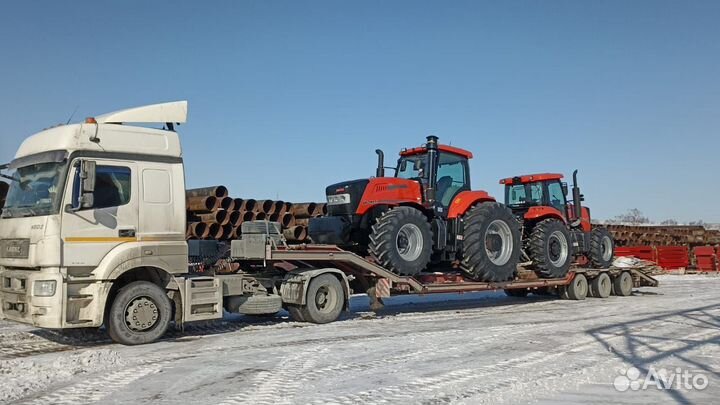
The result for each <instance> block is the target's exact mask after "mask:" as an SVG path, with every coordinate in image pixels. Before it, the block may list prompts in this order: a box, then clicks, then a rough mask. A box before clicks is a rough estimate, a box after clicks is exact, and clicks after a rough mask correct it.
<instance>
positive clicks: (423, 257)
mask: <svg viewBox="0 0 720 405" xmlns="http://www.w3.org/2000/svg"><path fill="white" fill-rule="evenodd" d="M432 246H433V234H432V229H431V228H430V223H429V222H428V220H427V218H426V217H425V214H423V213H422V212H420V210H417V209H415V208H412V207H395V208H393V209H391V210H389V211H387V212H385V213H384V214H383V215H382V216H381V217H380V218H378V219H377V221H376V222H375V224H374V225H373V226H372V231H371V233H370V244H369V246H368V249H369V251H370V253H371V254H372V255H373V256H374V257H375V259H376V260H377V261H378V262H379V263H380V264H381V265H382V266H383V267H385V268H386V269H388V270H390V271H392V272H394V273H397V274H402V275H408V276H412V275H415V274H418V273H420V272H421V271H423V270H424V269H425V267H427V265H428V263H430V255H431V254H432Z"/></svg>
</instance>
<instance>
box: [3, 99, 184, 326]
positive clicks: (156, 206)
mask: <svg viewBox="0 0 720 405" xmlns="http://www.w3.org/2000/svg"><path fill="white" fill-rule="evenodd" d="M186 115H187V102H184V101H182V102H174V103H165V104H157V105H151V106H145V107H139V108H133V109H129V110H123V111H117V112H114V113H109V114H105V115H102V116H98V117H95V118H89V119H87V120H85V122H83V123H79V124H72V125H61V126H57V127H53V128H50V129H46V130H44V131H41V132H39V133H37V134H35V135H33V136H31V137H29V138H27V139H26V140H25V141H24V142H23V143H22V145H21V146H20V147H19V149H18V151H17V153H16V155H15V158H14V159H13V161H12V162H10V163H9V164H8V165H5V166H3V167H4V169H5V170H4V171H5V174H4V175H3V177H5V178H6V179H8V180H9V184H10V186H9V190H8V193H7V199H6V203H5V206H4V208H3V210H2V215H1V216H0V283H1V284H0V311H2V316H3V317H5V318H7V319H10V320H15V321H19V322H24V323H28V324H32V325H35V326H39V327H44V328H72V327H96V326H100V325H102V324H103V322H104V319H103V318H104V314H105V304H106V302H107V300H109V299H112V297H113V294H116V293H117V290H118V289H119V288H120V287H121V283H117V282H114V281H116V280H128V281H129V280H141V279H152V281H154V282H155V283H160V284H162V283H168V284H171V283H172V281H173V277H172V275H173V274H181V273H186V272H187V267H188V263H187V260H188V255H187V253H188V248H187V244H186V242H185V182H184V172H183V161H182V151H181V147H180V141H179V138H178V135H177V133H175V132H174V131H173V128H174V125H175V124H179V123H184V122H185V121H186ZM128 123H148V124H162V125H164V127H163V129H157V128H149V127H145V126H139V125H127V124H128ZM156 126H157V125H156Z"/></svg>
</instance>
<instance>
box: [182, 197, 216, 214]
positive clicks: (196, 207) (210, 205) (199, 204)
mask: <svg viewBox="0 0 720 405" xmlns="http://www.w3.org/2000/svg"><path fill="white" fill-rule="evenodd" d="M186 204H187V209H188V211H194V212H210V211H212V210H213V209H215V205H216V204H217V198H215V197H189V198H188V199H187V200H186Z"/></svg>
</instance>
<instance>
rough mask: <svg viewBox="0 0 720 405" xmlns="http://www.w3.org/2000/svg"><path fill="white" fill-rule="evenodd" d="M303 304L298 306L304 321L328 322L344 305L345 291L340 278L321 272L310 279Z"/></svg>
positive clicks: (333, 318)
mask: <svg viewBox="0 0 720 405" xmlns="http://www.w3.org/2000/svg"><path fill="white" fill-rule="evenodd" d="M305 300H306V301H305V305H303V306H302V307H300V312H301V314H302V318H303V320H304V321H305V322H312V323H329V322H332V321H334V320H336V319H337V318H338V317H339V316H340V312H342V309H343V307H344V306H345V291H344V290H343V287H342V284H340V280H338V279H337V277H335V276H333V275H332V274H323V275H320V276H317V277H315V278H313V279H312V280H310V285H309V286H308V290H307V297H306V299H305Z"/></svg>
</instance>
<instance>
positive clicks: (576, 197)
mask: <svg viewBox="0 0 720 405" xmlns="http://www.w3.org/2000/svg"><path fill="white" fill-rule="evenodd" d="M577 172H578V171H577V169H575V171H574V172H573V188H572V194H573V209H574V210H575V219H576V220H578V221H580V219H582V199H583V196H582V194H580V187H578V181H577Z"/></svg>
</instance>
